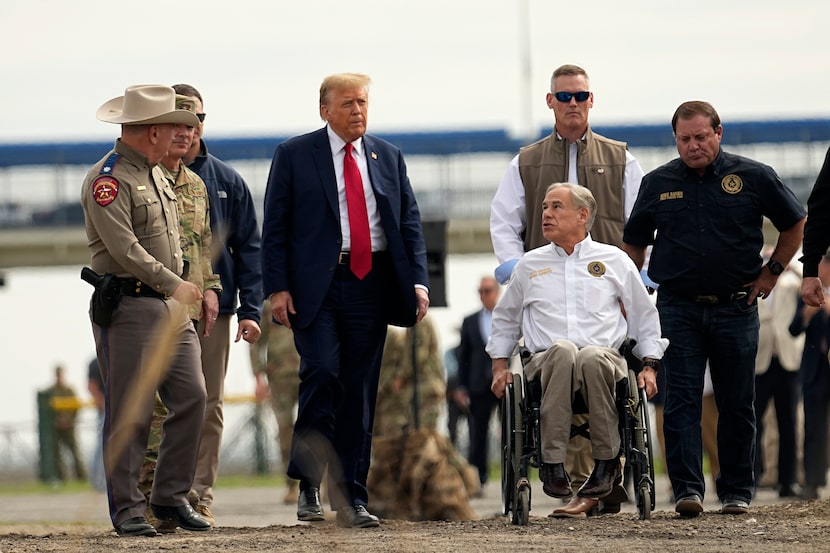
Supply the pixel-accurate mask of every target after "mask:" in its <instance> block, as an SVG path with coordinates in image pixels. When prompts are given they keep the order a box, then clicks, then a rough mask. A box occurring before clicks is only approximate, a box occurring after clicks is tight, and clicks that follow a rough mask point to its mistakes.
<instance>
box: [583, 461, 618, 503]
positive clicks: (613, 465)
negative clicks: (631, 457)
mask: <svg viewBox="0 0 830 553" xmlns="http://www.w3.org/2000/svg"><path fill="white" fill-rule="evenodd" d="M620 482H622V467H621V466H620V459H619V457H615V458H613V459H608V460H605V461H604V460H597V459H594V470H593V471H592V472H591V476H589V477H588V480H586V481H585V483H584V484H582V487H581V488H579V491H578V492H577V495H580V496H582V497H592V498H595V499H602V498H603V497H605V496H607V495H608V494H610V493H611V491H612V490H613V489H614V486H616V485H617V484H619V483H620Z"/></svg>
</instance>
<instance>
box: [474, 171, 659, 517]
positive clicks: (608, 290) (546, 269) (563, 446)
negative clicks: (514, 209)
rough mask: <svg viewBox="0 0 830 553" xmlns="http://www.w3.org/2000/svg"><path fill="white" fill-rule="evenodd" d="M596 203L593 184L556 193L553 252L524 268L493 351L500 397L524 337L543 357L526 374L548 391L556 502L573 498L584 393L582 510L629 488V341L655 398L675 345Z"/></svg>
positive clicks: (548, 475)
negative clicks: (623, 350)
mask: <svg viewBox="0 0 830 553" xmlns="http://www.w3.org/2000/svg"><path fill="white" fill-rule="evenodd" d="M596 205H597V204H596V200H595V199H594V196H593V194H592V193H591V191H590V190H588V189H587V188H585V187H583V186H580V185H577V184H571V183H554V184H552V185H551V186H550V187H548V189H547V192H546V195H545V199H544V202H543V203H542V230H543V234H544V236H545V238H546V239H547V240H549V241H550V242H551V244H548V245H545V246H542V247H539V248H537V249H534V250H531V251H529V252H527V253H526V254H525V255H524V257H522V259H521V260H520V261H519V263H518V264H517V266H516V268H515V270H514V272H513V275H512V277H511V279H510V282H509V284H508V287H507V289H506V290H505V293H504V295H503V296H502V299H501V301H500V302H499V303H498V305H497V306H496V308H495V310H494V313H493V328H492V334H491V336H490V340H489V342H488V344H487V353H489V354H490V357H491V358H492V359H493V383H492V387H491V389H492V391H493V393H494V394H495V395H496V396H497V397H499V398H501V397H503V396H504V393H505V388H506V386H507V384H508V383H511V382H512V381H513V374H512V372H511V371H510V368H509V358H510V357H511V356H512V355H513V354H514V352H515V350H516V345H517V343H518V341H519V339H520V338H522V337H523V338H524V345H525V347H526V348H527V349H528V350H529V351H530V352H533V356H532V358H531V359H530V361H528V362H527V364H526V365H525V368H524V370H525V375H526V377H527V378H528V379H538V380H539V381H540V384H541V388H542V400H541V406H540V430H541V457H542V459H541V461H542V464H541V466H540V469H539V476H540V479H541V480H542V483H543V491H544V492H545V493H546V494H547V495H549V496H552V497H558V498H568V497H571V496H572V495H573V490H572V489H571V483H570V479H569V476H568V473H567V471H566V470H565V458H566V454H567V449H568V441H569V439H570V428H571V419H572V402H573V399H574V395H575V394H576V393H577V392H580V393H581V395H582V397H583V399H584V402H585V404H586V406H587V407H588V424H589V427H590V432H591V448H592V454H593V455H592V456H593V458H594V468H593V471H592V472H591V475H590V477H589V478H588V480H586V481H585V483H584V484H583V485H582V487H580V488H579V490H578V492H577V496H578V497H580V498H584V499H586V501H583V502H582V505H583V506H582V507H581V508H582V509H584V510H583V511H582V512H585V511H587V510H590V509H591V507H592V506H595V505H596V502H597V500H599V499H602V498H603V497H605V496H607V495H608V494H610V493H611V491H612V489H613V488H614V486H615V485H617V484H619V482H620V481H621V466H620V458H619V453H620V443H621V442H620V434H619V430H618V413H617V409H616V406H615V390H616V383H617V381H619V380H621V379H623V378H625V377H626V376H627V375H628V370H627V365H626V360H625V359H624V358H623V356H622V355H621V354H620V351H619V348H620V346H621V345H622V343H623V341H624V340H625V339H626V337H630V338H632V339H634V340H636V345H635V346H634V351H633V353H634V355H636V357H638V358H639V359H642V360H643V369H642V370H641V371H640V373H639V375H638V376H637V385H638V387H639V388H644V389H645V392H646V395H647V396H648V397H652V396H653V395H654V394H655V393H656V392H657V382H656V378H657V370H658V360H659V359H661V358H662V356H663V352H664V351H665V349H666V347H667V346H668V340H666V339H664V338H662V336H661V329H660V320H659V317H658V314H657V309H656V308H655V306H654V304H653V303H652V302H651V300H650V298H649V296H648V293H647V292H646V289H645V286H644V285H643V283H642V281H641V279H640V273H639V271H638V270H637V268H636V267H635V265H634V263H633V262H632V261H631V259H630V258H629V257H628V256H627V255H626V254H625V253H624V252H623V251H622V250H620V249H619V248H617V247H616V246H610V245H607V244H602V243H599V242H594V241H593V240H591V236H590V234H589V231H590V229H591V226H592V224H593V222H594V218H595V214H596ZM574 514H581V513H574ZM582 516H584V515H582Z"/></svg>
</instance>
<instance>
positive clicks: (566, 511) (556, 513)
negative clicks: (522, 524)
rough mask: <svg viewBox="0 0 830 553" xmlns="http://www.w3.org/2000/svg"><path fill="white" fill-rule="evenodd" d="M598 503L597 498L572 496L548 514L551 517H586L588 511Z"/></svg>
mask: <svg viewBox="0 0 830 553" xmlns="http://www.w3.org/2000/svg"><path fill="white" fill-rule="evenodd" d="M598 503H599V500H598V499H592V498H590V497H579V496H578V495H577V496H574V497H573V498H572V499H571V500H570V501H569V502H568V504H567V505H565V506H564V507H559V508H558V509H554V510H553V512H552V513H551V514H549V515H548V516H549V517H551V518H586V517H587V516H588V511H590V510H591V509H593V508H594V507H596V506H597V504H598Z"/></svg>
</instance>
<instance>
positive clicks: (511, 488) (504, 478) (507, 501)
mask: <svg viewBox="0 0 830 553" xmlns="http://www.w3.org/2000/svg"><path fill="white" fill-rule="evenodd" d="M513 386H514V385H513V384H508V385H507V387H506V388H505V390H504V397H503V398H502V400H501V503H502V514H503V515H505V516H507V515H508V514H509V513H510V511H512V510H513V499H514V494H515V492H516V471H515V469H514V468H513V459H514V458H515V454H516V442H515V436H516V433H515V432H514V429H515V427H516V424H515V416H516V415H515V413H516V410H515V407H514V403H515V402H516V400H515V397H514V393H513V389H514V387H513Z"/></svg>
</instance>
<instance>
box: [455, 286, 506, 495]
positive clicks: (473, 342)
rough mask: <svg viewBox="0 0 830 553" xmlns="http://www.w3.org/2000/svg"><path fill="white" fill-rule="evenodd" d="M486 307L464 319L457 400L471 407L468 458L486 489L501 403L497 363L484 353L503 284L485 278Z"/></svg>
mask: <svg viewBox="0 0 830 553" xmlns="http://www.w3.org/2000/svg"><path fill="white" fill-rule="evenodd" d="M478 295H479V298H480V299H481V305H482V308H481V309H480V310H479V311H476V312H475V313H473V314H472V315H469V316H467V317H465V318H464V321H463V322H462V323H461V342H460V343H459V345H458V350H457V356H458V385H459V388H458V390H457V391H456V401H458V402H459V403H461V404H462V405H469V408H470V451H469V454H468V455H467V459H468V460H469V461H470V464H471V465H473V466H474V467H476V468H477V469H478V478H479V480H480V482H481V487H482V490H483V489H484V485H485V484H486V483H487V448H488V446H489V441H488V439H487V438H488V432H487V431H488V429H489V427H490V418H491V417H492V415H493V411H495V409H496V406H497V405H498V403H499V400H498V398H496V396H495V395H493V392H492V391H490V383H491V382H492V381H493V370H492V365H493V362H492V360H491V359H490V355H489V354H488V353H487V352H486V351H485V350H484V348H485V347H486V346H487V340H488V339H489V338H490V327H491V326H492V323H493V308H495V307H496V303H498V301H499V283H498V282H497V281H496V279H495V278H493V277H489V276H486V277H482V279H481V282H480V283H479V285H478Z"/></svg>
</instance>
